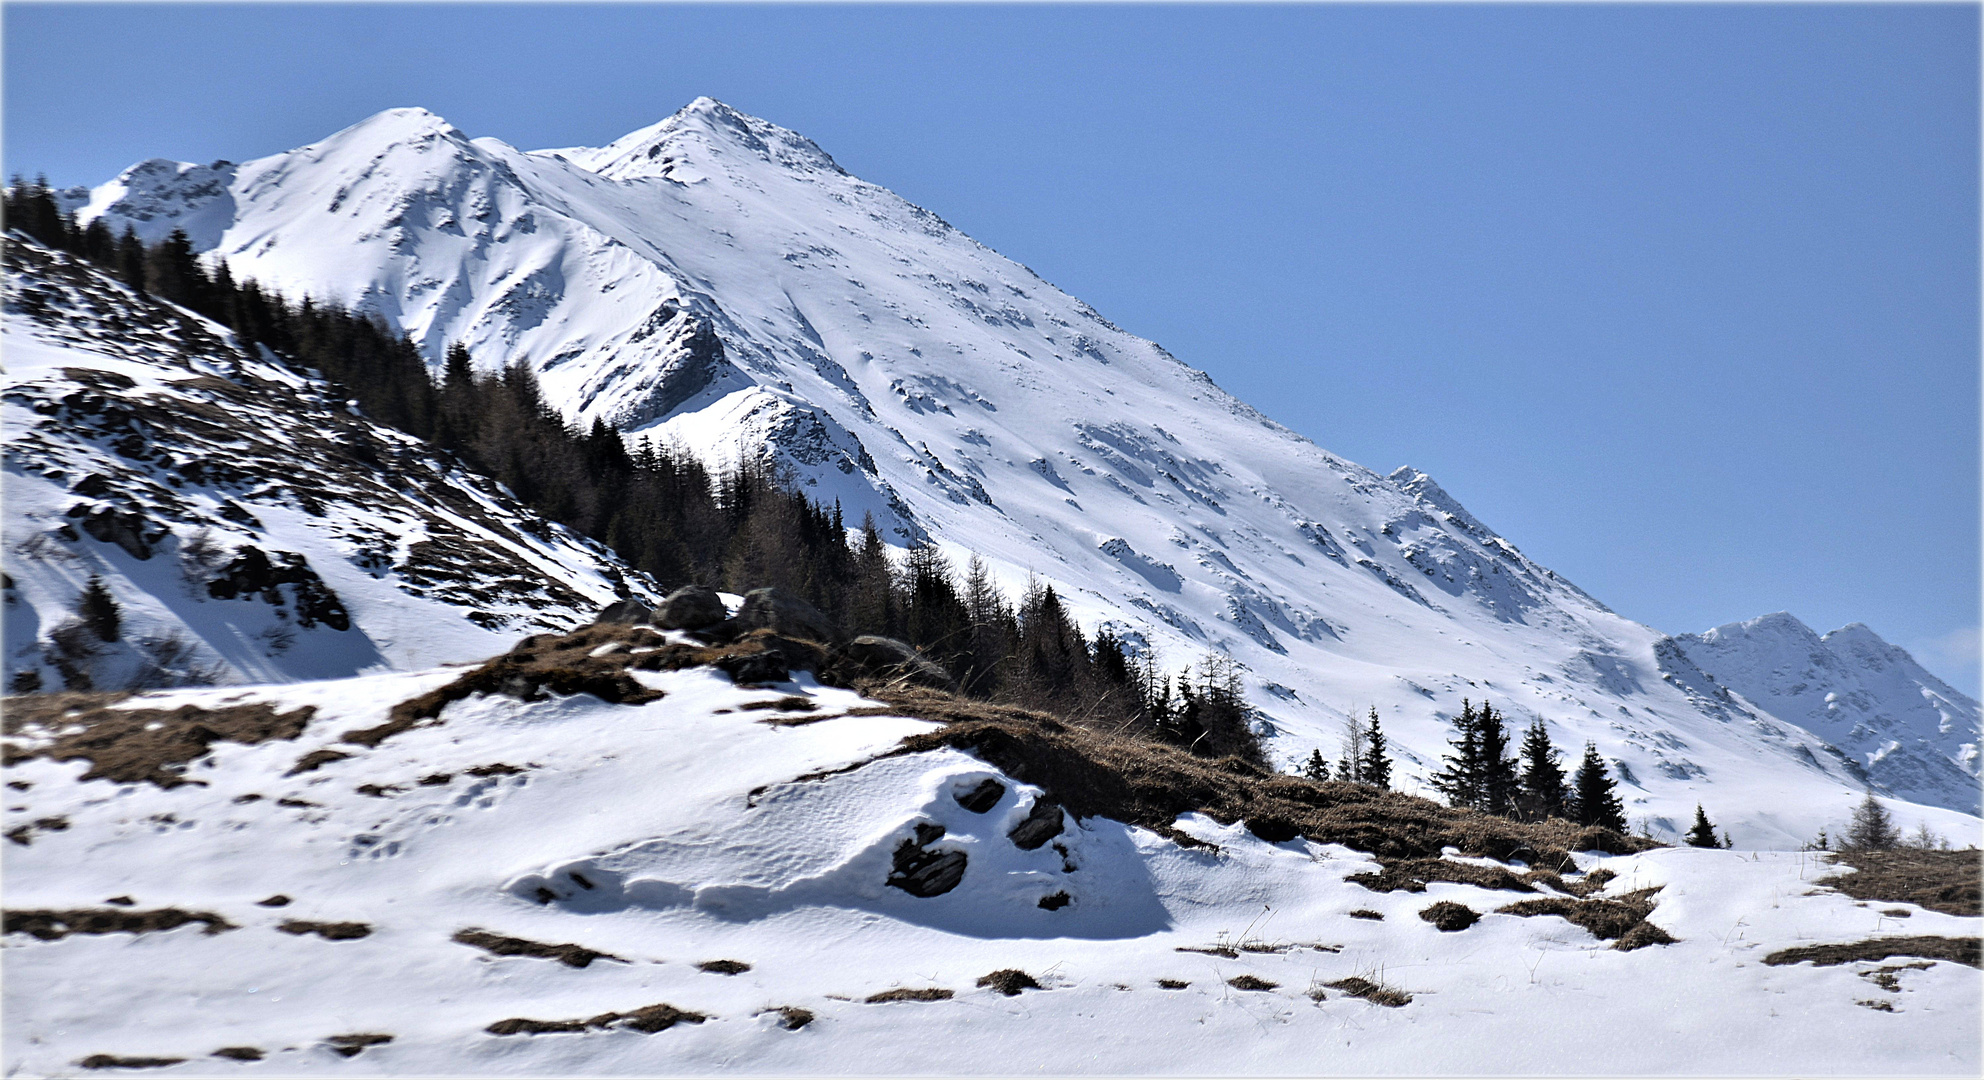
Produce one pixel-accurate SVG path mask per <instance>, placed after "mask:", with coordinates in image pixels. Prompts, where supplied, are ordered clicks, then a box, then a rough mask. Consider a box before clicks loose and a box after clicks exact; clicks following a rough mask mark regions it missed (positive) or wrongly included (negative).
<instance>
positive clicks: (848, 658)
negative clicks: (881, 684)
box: [840, 634, 953, 690]
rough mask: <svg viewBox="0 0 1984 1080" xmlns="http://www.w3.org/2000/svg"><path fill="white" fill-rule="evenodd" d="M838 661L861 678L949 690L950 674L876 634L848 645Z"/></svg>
mask: <svg viewBox="0 0 1984 1080" xmlns="http://www.w3.org/2000/svg"><path fill="white" fill-rule="evenodd" d="M840 659H842V660H843V661H845V662H846V664H847V665H848V666H850V667H853V668H855V669H857V670H859V671H860V672H862V673H863V674H866V675H873V676H877V677H880V678H885V679H900V680H902V681H905V682H910V683H915V684H917V685H920V686H928V687H931V688H933V689H937V690H949V689H950V688H951V687H952V685H953V683H952V679H951V673H950V672H948V671H946V670H944V667H943V665H941V664H939V663H937V662H936V661H934V660H931V659H930V658H928V657H926V656H924V655H923V654H922V653H920V652H918V651H917V650H916V647H915V646H914V645H911V644H909V643H908V642H906V641H898V640H896V639H895V638H891V637H882V636H880V635H878V634H863V635H861V636H860V637H857V638H855V639H854V640H853V641H850V642H848V643H847V645H846V646H845V647H843V648H842V649H841V651H840Z"/></svg>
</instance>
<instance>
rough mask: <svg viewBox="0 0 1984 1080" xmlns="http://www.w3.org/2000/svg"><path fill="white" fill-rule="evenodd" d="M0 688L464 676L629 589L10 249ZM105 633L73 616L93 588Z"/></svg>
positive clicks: (174, 333) (116, 302) (383, 432)
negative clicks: (392, 674)
mask: <svg viewBox="0 0 1984 1080" xmlns="http://www.w3.org/2000/svg"><path fill="white" fill-rule="evenodd" d="M5 288H6V292H5V297H6V303H7V312H6V314H5V316H4V320H0V348H4V350H5V353H4V357H5V364H6V373H5V377H4V383H0V386H4V391H0V393H4V411H0V423H4V424H5V428H6V434H7V441H6V453H5V459H4V461H5V463H4V469H5V477H6V515H5V533H4V535H5V545H6V547H5V550H6V578H5V601H4V603H5V607H4V612H5V618H6V635H5V642H6V645H5V649H6V655H5V665H6V666H5V671H6V685H7V687H8V689H9V691H10V692H21V691H24V690H32V689H41V690H59V689H63V688H65V687H66V688H68V689H86V688H88V687H90V686H92V685H94V686H96V687H98V688H126V687H132V686H137V687H144V686H173V685H183V684H200V683H210V682H224V683H242V682H288V681H294V680H300V679H323V678H336V677H340V676H346V675H352V674H355V673H357V672H359V671H363V670H368V669H375V668H420V667H431V666H433V665H436V664H442V663H453V662H461V661H469V660H479V659H481V658H483V657H485V656H488V655H489V654H490V653H492V652H498V651H501V650H502V649H504V648H506V647H507V646H508V645H509V643H510V642H512V641H514V640H515V639H516V638H517V637H520V636H522V635H525V634H530V633H539V632H545V631H563V630H567V629H570V628H571V627H572V626H574V625H578V624H581V623H585V622H588V621H590V620H591V618H592V616H593V615H594V614H595V613H597V612H598V610H599V608H600V607H601V606H602V605H604V604H607V603H611V602H612V601H613V600H614V599H616V598H617V597H618V596H620V595H623V594H627V595H641V596H652V595H653V586H652V584H651V583H649V582H647V581H645V579H644V578H643V577H642V576H641V575H639V574H637V573H631V572H629V571H628V570H627V569H626V568H625V567H624V566H623V565H622V564H621V563H620V561H619V560H618V559H617V558H615V557H614V556H613V555H612V553H611V552H609V551H607V550H605V549H604V548H602V547H600V546H599V545H597V544H595V543H593V542H591V541H589V540H586V539H584V538H583V537H579V536H577V535H574V534H573V533H571V532H570V531H568V530H566V529H564V528H563V527H561V526H558V525H554V524H552V523H549V522H546V521H544V520H543V519H541V518H539V517H538V516H537V515H535V514H533V513H531V512H530V511H528V510H526V509H524V508H523V507H521V506H519V505H518V504H517V503H516V502H515V500H514V499H513V498H512V497H511V496H510V495H509V493H508V492H507V491H505V490H503V489H502V488H501V487H500V486H498V485H496V484H494V483H492V482H490V481H488V480H486V479H484V478H482V477H480V476H477V475H475V474H472V473H467V472H465V471H463V470H462V469H460V468H458V467H456V466H454V465H453V464H451V463H449V462H445V461H443V460H442V459H440V458H439V457H437V456H436V455H435V454H434V453H433V452H432V451H430V450H429V449H428V448H427V447H425V446H424V445H423V444H421V443H420V442H419V441H418V440H416V439H413V438H411V437H410V436H407V435H405V434H403V433H401V432H398V431H395V430H393V429H391V428H388V427H385V426H383V425H380V424H376V423H373V422H372V421H370V420H367V419H366V418H364V417H362V416H359V415H356V414H355V411H354V410H352V409H351V408H349V407H348V406H347V404H346V403H345V402H344V401H342V400H336V399H333V398H331V397H329V396H328V393H327V392H328V389H329V388H328V387H327V386H326V385H325V384H324V383H322V382H320V381H317V380H314V379H312V378H310V377H308V376H307V375H305V374H301V373H298V372H296V371H294V370H292V369H290V368H289V367H286V366H284V365H283V364H281V363H278V362H276V361H275V360H274V359H273V358H272V357H269V356H268V355H267V354H266V353H263V354H261V355H259V356H249V355H247V354H245V353H243V352H242V351H241V350H240V349H239V347H238V344H237V343H236V342H235V341H234V340H233V338H232V335H231V334H230V333H229V332H228V331H226V330H225V329H223V328H221V327H219V326H217V325H215V324H213V323H210V322H208V321H206V320H204V319H201V318H200V317H198V316H195V315H192V314H190V313H188V312H185V311H183V310H181V309H178V308H173V307H170V306H168V305H165V304H162V303H159V302H157V301H154V300H149V299H145V298H142V297H138V296H136V295H133V294H132V293H131V291H130V290H129V289H127V288H125V287H124V286H123V285H122V284H121V283H119V282H117V281H115V280H114V279H112V278H110V277H108V276H107V275H104V274H102V273H100V272H99V271H97V270H96V269H94V268H92V267H91V266H90V265H89V264H87V263H83V262H81V261H79V260H76V259H73V258H71V257H69V256H66V255H63V254H60V253H57V252H51V251H48V250H46V249H44V248H40V247H37V246H35V245H34V244H32V243H31V242H29V241H25V240H21V239H17V238H9V240H8V243H7V279H6V286H5ZM93 577H94V578H98V579H100V580H101V582H102V583H103V585H104V586H105V587H107V588H108V590H109V593H110V596H111V598H112V600H113V601H114V602H115V603H116V604H117V606H118V607H119V608H120V609H121V613H122V616H121V619H120V620H119V621H120V624H121V625H120V626H119V628H118V632H117V633H116V634H115V635H114V636H115V640H113V641H106V640H103V639H102V638H101V637H100V636H99V635H97V634H96V633H92V632H89V631H88V629H87V627H86V626H85V625H84V622H83V621H82V620H80V619H78V618H77V616H76V614H75V612H76V608H77V601H78V598H79V596H80V595H81V594H82V592H83V591H84V589H85V588H86V587H87V584H88V582H89V581H90V579H91V578H93Z"/></svg>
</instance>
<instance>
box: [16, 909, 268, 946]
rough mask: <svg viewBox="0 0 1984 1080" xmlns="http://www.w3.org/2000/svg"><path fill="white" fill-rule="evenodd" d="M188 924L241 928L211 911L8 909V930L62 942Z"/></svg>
mask: <svg viewBox="0 0 1984 1080" xmlns="http://www.w3.org/2000/svg"><path fill="white" fill-rule="evenodd" d="M187 923H201V924H203V925H204V926H205V927H206V930H205V933H208V934H218V933H220V932H221V931H223V930H234V929H238V928H237V927H236V926H235V925H234V924H233V923H231V922H228V921H227V920H226V919H225V918H222V917H221V916H219V915H216V914H214V913H213V912H211V911H181V910H180V909H178V908H161V909H159V910H157V911H125V910H119V909H117V908H76V909H73V910H69V911H55V910H50V909H46V908H41V909H36V910H31V911H9V912H7V913H6V916H5V932H6V933H9V934H17V933H18V934H27V935H28V936H30V937H34V938H39V939H40V940H42V941H60V940H62V939H63V938H65V937H68V936H69V935H70V934H143V933H147V932H150V931H153V930H172V929H176V928H178V927H181V926H185V925H186V924H187Z"/></svg>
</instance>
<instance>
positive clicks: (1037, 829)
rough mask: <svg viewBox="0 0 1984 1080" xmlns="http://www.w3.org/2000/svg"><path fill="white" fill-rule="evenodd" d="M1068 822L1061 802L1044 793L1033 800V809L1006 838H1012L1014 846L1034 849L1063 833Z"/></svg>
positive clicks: (1029, 849) (1024, 849)
mask: <svg viewBox="0 0 1984 1080" xmlns="http://www.w3.org/2000/svg"><path fill="white" fill-rule="evenodd" d="M1066 824H1067V821H1066V819H1065V817H1064V815H1063V814H1062V813H1061V804H1060V803H1058V802H1056V801H1054V800H1053V799H1050V798H1048V797H1047V796H1045V795H1042V796H1041V797H1040V798H1038V799H1035V800H1033V809H1032V810H1031V811H1030V812H1028V814H1027V816H1026V820H1025V821H1022V822H1020V823H1019V824H1018V825H1015V826H1013V831H1012V832H1009V833H1007V834H1006V839H1008V840H1011V841H1012V842H1013V846H1015V847H1017V848H1019V849H1021V850H1022V851H1032V850H1033V849H1035V848H1037V847H1039V846H1040V845H1042V844H1045V843H1046V842H1047V841H1049V840H1052V839H1054V838H1055V837H1057V836H1059V835H1061V829H1062V828H1063V827H1064V826H1066Z"/></svg>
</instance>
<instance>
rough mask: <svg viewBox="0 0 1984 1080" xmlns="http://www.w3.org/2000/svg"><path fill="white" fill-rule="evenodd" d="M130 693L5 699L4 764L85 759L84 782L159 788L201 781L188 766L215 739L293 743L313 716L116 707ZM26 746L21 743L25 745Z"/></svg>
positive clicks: (263, 708)
mask: <svg viewBox="0 0 1984 1080" xmlns="http://www.w3.org/2000/svg"><path fill="white" fill-rule="evenodd" d="M130 697H131V695H129V694H35V695H28V696H23V697H10V698H8V699H6V702H5V713H4V725H5V731H6V733H7V734H8V735H9V736H13V737H14V738H15V739H16V740H17V741H16V742H15V743H10V744H9V745H8V746H7V747H6V749H5V751H4V755H0V762H4V764H7V765H14V764H17V763H19V762H22V761H27V760H29V759H31V758H38V757H40V758H47V759H49V760H50V761H75V760H85V761H88V762H89V763H90V768H89V771H88V772H86V773H84V774H83V775H82V777H81V779H83V780H98V779H103V780H111V781H115V782H117V783H120V784H132V783H151V784H156V785H158V786H159V787H162V788H175V787H178V786H180V785H181V784H204V781H200V780H189V779H187V778H186V777H185V776H184V775H182V774H183V773H184V771H185V768H186V765H187V764H188V763H190V762H193V761H196V760H198V759H199V758H202V757H205V756H206V755H207V753H208V751H209V748H210V747H211V746H212V745H213V744H214V743H216V742H234V743H242V744H244V745H253V744H255V743H261V742H267V741H269V740H271V739H294V738H296V737H297V736H298V735H301V734H302V733H303V729H304V727H305V726H306V725H307V724H309V722H310V717H311V716H312V715H313V714H314V713H315V712H316V710H315V709H314V708H313V707H311V706H307V705H306V706H304V707H302V708H300V709H294V710H291V711H290V712H286V713H278V712H276V709H275V706H273V705H270V704H268V703H266V702H258V703H255V704H249V705H226V706H221V707H219V708H207V709H202V708H199V707H197V706H193V705H182V706H180V707H178V708H176V709H143V708H135V709H134V708H115V707H113V706H116V705H118V704H120V703H122V702H126V701H128V700H129V699H130ZM23 742H24V744H23Z"/></svg>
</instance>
